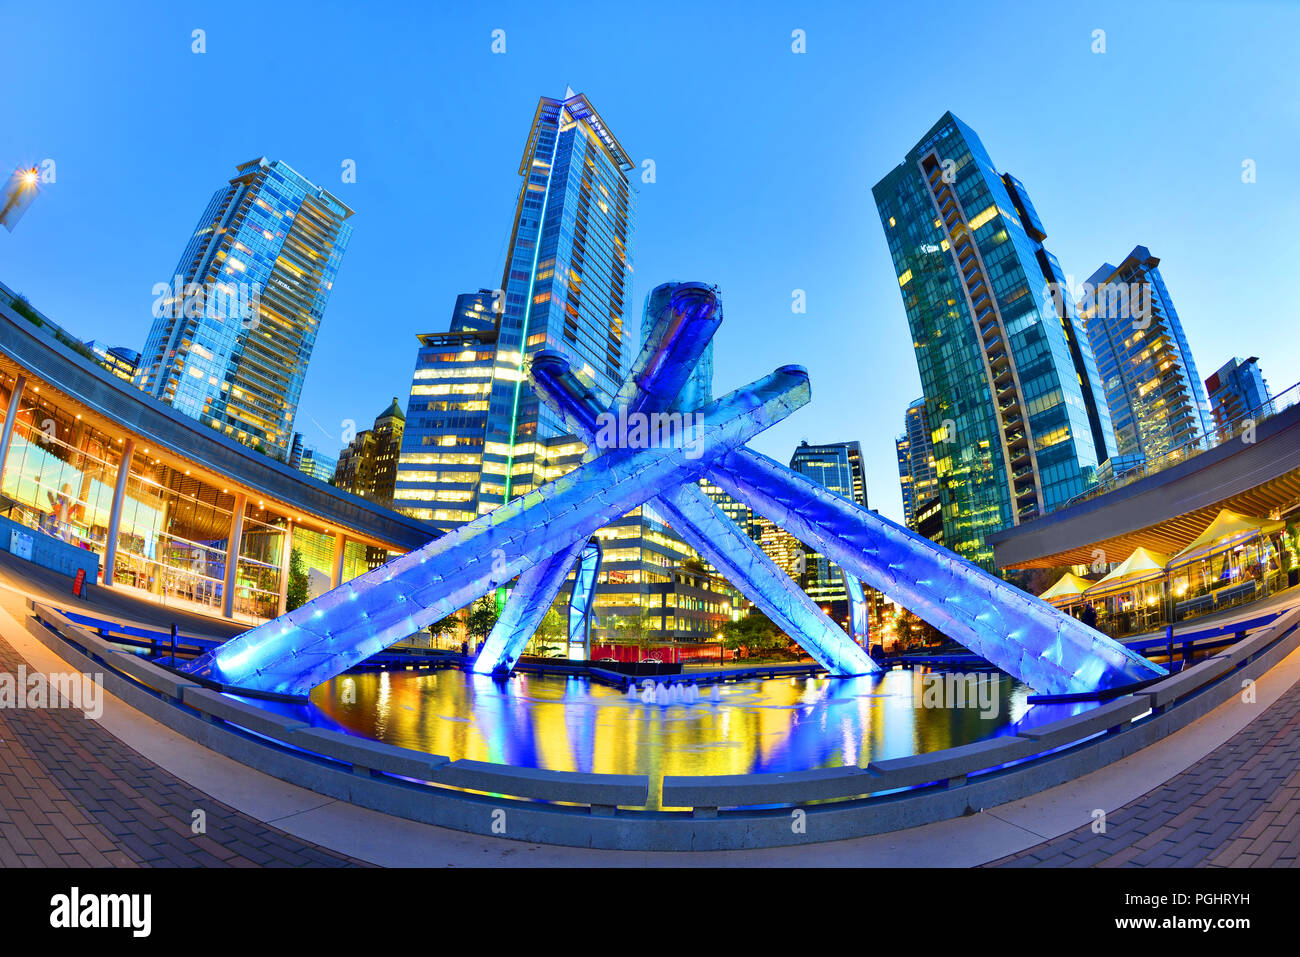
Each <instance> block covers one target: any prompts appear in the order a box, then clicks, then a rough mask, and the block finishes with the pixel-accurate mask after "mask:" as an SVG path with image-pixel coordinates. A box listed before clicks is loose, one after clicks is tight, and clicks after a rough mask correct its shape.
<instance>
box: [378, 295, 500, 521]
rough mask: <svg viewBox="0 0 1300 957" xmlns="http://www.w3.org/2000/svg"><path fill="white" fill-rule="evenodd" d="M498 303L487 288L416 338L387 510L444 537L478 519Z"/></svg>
mask: <svg viewBox="0 0 1300 957" xmlns="http://www.w3.org/2000/svg"><path fill="white" fill-rule="evenodd" d="M497 301H498V297H497V296H496V294H495V291H494V290H491V289H480V290H479V291H478V292H473V293H464V294H462V295H460V296H457V297H456V305H455V308H454V309H453V310H452V314H451V322H450V325H449V327H448V330H447V331H446V332H431V333H425V334H423V335H421V336H419V337H418V338H419V342H420V348H419V351H418V352H417V353H416V358H415V371H414V373H412V376H411V394H410V399H409V400H408V401H407V404H406V425H405V428H404V430H403V432H402V445H401V452H400V454H399V456H398V461H397V473H396V477H395V483H394V488H393V507H394V508H396V509H398V510H399V511H402V512H405V513H406V514H408V515H410V516H412V517H413V518H419V519H423V520H424V521H426V522H429V523H430V524H432V525H434V526H436V527H437V528H439V529H441V530H442V531H444V532H445V531H449V530H450V529H453V528H456V527H458V526H460V525H464V524H465V523H466V522H470V521H473V520H474V519H475V518H477V517H478V515H479V507H478V501H479V481H480V479H481V478H482V464H483V445H484V440H485V434H486V428H487V408H488V393H489V392H490V391H491V390H492V374H493V368H494V365H495V362H496V355H497V352H496V345H497V317H496V314H495V312H494V311H493V309H494V304H495V303H496V302H497Z"/></svg>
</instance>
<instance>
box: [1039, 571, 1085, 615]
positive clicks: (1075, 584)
mask: <svg viewBox="0 0 1300 957" xmlns="http://www.w3.org/2000/svg"><path fill="white" fill-rule="evenodd" d="M1091 585H1092V582H1090V581H1089V580H1088V579H1086V578H1080V577H1079V576H1078V575H1076V574H1074V573H1073V572H1066V573H1065V574H1064V575H1062V576H1061V577H1060V578H1059V579H1057V582H1056V584H1055V585H1053V586H1052V587H1051V588H1049V589H1047V591H1045V592H1043V593H1042V594H1041V595H1039V596H1038V597H1039V598H1041V599H1042V600H1043V601H1045V602H1047V603H1048V604H1051V605H1055V606H1056V607H1057V608H1065V607H1068V606H1069V605H1073V604H1075V603H1076V602H1079V601H1082V600H1083V593H1084V592H1085V591H1086V590H1087V589H1088V588H1089V587H1090V586H1091Z"/></svg>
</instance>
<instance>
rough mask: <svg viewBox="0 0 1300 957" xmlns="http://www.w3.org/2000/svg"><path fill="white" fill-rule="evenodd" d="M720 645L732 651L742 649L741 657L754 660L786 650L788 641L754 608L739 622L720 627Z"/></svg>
mask: <svg viewBox="0 0 1300 957" xmlns="http://www.w3.org/2000/svg"><path fill="white" fill-rule="evenodd" d="M722 644H723V646H724V647H725V648H728V649H730V650H732V651H739V650H740V649H742V648H743V649H744V651H745V654H744V656H743V657H746V658H756V657H761V656H762V655H765V654H770V653H772V652H776V651H780V650H784V649H786V648H788V647H789V644H790V639H788V638H787V637H786V636H785V634H784V633H782V631H781V629H780V628H778V627H777V626H776V625H775V624H774V623H773V622H772V619H770V618H768V617H767V615H765V614H763V613H762V612H761V611H759V610H758V609H757V608H755V609H752V610H751V611H750V613H749V614H748V615H746V616H745V617H744V618H742V619H740V620H739V621H729V622H727V623H726V624H725V625H723V626H722Z"/></svg>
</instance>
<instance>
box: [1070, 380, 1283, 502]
mask: <svg viewBox="0 0 1300 957" xmlns="http://www.w3.org/2000/svg"><path fill="white" fill-rule="evenodd" d="M1284 396H1286V398H1285V399H1283V397H1284ZM1297 402H1300V382H1297V383H1295V384H1294V385H1291V386H1288V387H1287V388H1285V389H1283V390H1282V391H1281V392H1279V393H1277V395H1274V396H1272V397H1271V398H1270V399H1269V400H1268V401H1267V402H1265V403H1263V404H1262V405H1257V406H1255V407H1253V408H1251V409H1250V410H1249V411H1248V412H1245V413H1243V414H1242V415H1240V416H1238V417H1237V418H1235V419H1233V420H1232V421H1231V422H1228V423H1226V424H1225V425H1221V426H1216V427H1215V429H1214V430H1213V431H1212V432H1210V433H1207V434H1205V435H1201V436H1198V437H1197V438H1194V439H1190V440H1188V441H1186V442H1184V443H1182V444H1181V445H1177V446H1175V447H1174V448H1172V449H1170V450H1169V451H1168V452H1165V453H1164V454H1163V455H1161V456H1159V457H1158V458H1155V459H1145V460H1143V462H1142V463H1141V464H1140V465H1135V466H1133V468H1131V469H1125V470H1124V471H1123V472H1118V473H1116V474H1115V475H1112V476H1111V477H1110V478H1109V479H1107V480H1106V481H1105V482H1099V483H1098V484H1096V485H1094V486H1092V487H1091V488H1087V489H1084V490H1083V491H1082V492H1080V493H1079V494H1078V495H1076V496H1074V497H1073V498H1071V499H1068V500H1067V501H1066V502H1065V504H1064V505H1062V506H1061V507H1060V508H1061V509H1065V508H1069V507H1070V506H1071V505H1078V504H1079V503H1080V502H1086V501H1088V500H1090V499H1094V498H1097V497H1098V496H1101V495H1105V494H1106V493H1107V492H1113V491H1115V490H1116V489H1118V488H1123V487H1124V486H1125V485H1131V484H1132V483H1133V482H1136V481H1138V480H1139V479H1142V478H1145V477H1146V476H1148V475H1155V474H1156V473H1157V472H1163V471H1164V470H1165V469H1167V468H1170V467H1172V466H1174V465H1178V464H1179V463H1180V462H1185V461H1187V460H1188V459H1190V458H1193V457H1195V456H1196V455H1200V454H1201V453H1202V452H1208V451H1210V450H1211V449H1216V448H1218V447H1219V446H1221V445H1224V444H1226V443H1228V442H1231V441H1233V440H1234V439H1236V437H1237V434H1238V432H1239V430H1240V427H1241V425H1242V424H1243V423H1245V422H1250V423H1251V424H1252V425H1254V426H1258V425H1259V424H1260V423H1261V422H1264V421H1266V420H1267V419H1271V418H1273V417H1274V416H1276V415H1279V414H1280V413H1282V412H1283V411H1285V410H1286V409H1289V408H1290V407H1291V406H1293V405H1295V404H1296V403H1297ZM1057 511H1060V509H1057Z"/></svg>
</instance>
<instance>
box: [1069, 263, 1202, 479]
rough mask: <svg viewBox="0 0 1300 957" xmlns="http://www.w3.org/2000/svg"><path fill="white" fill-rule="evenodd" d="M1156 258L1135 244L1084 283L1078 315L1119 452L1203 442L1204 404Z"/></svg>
mask: <svg viewBox="0 0 1300 957" xmlns="http://www.w3.org/2000/svg"><path fill="white" fill-rule="evenodd" d="M1159 265H1160V260H1159V259H1157V258H1156V257H1155V256H1153V255H1151V251H1150V250H1149V249H1147V248H1146V247H1145V246H1135V247H1134V248H1133V251H1132V252H1131V253H1129V254H1128V255H1127V256H1126V257H1125V258H1124V260H1123V261H1122V262H1121V263H1120V265H1119V266H1112V265H1111V264H1110V263H1103V264H1102V266H1101V268H1099V269H1098V270H1097V271H1096V272H1094V273H1093V274H1092V275H1091V276H1090V277H1089V278H1088V280H1087V282H1086V283H1085V284H1084V289H1083V298H1082V299H1081V300H1080V302H1079V305H1078V310H1079V318H1080V320H1081V321H1082V322H1083V324H1084V328H1085V330H1086V332H1087V336H1088V342H1089V344H1090V345H1091V346H1092V351H1093V354H1094V355H1095V356H1096V357H1097V371H1098V373H1099V374H1100V376H1101V382H1102V387H1103V388H1104V390H1105V393H1106V403H1107V405H1108V406H1109V408H1110V417H1111V423H1112V425H1113V426H1114V429H1115V446H1116V451H1117V453H1118V454H1119V455H1120V456H1125V457H1127V456H1138V457H1141V458H1148V459H1154V458H1159V457H1160V456H1162V455H1165V454H1166V453H1168V452H1170V451H1171V450H1173V449H1176V448H1179V447H1182V446H1187V445H1191V444H1194V443H1196V442H1199V441H1201V440H1202V439H1203V438H1204V436H1205V435H1206V433H1208V432H1209V430H1210V421H1209V418H1208V408H1209V407H1208V405H1207V404H1206V401H1205V392H1204V390H1203V389H1202V388H1201V379H1200V376H1199V375H1198V374H1197V371H1196V363H1195V361H1194V360H1193V359H1192V350H1191V348H1190V347H1189V346H1188V344H1187V337H1186V336H1185V335H1184V334H1183V324H1182V322H1180V321H1179V319H1178V312H1177V311H1176V310H1175V309H1174V303H1173V299H1172V298H1170V295H1169V290H1168V288H1167V287H1166V286H1165V282H1164V279H1163V278H1162V277H1161V275H1160V269H1159V268H1158V267H1159Z"/></svg>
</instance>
